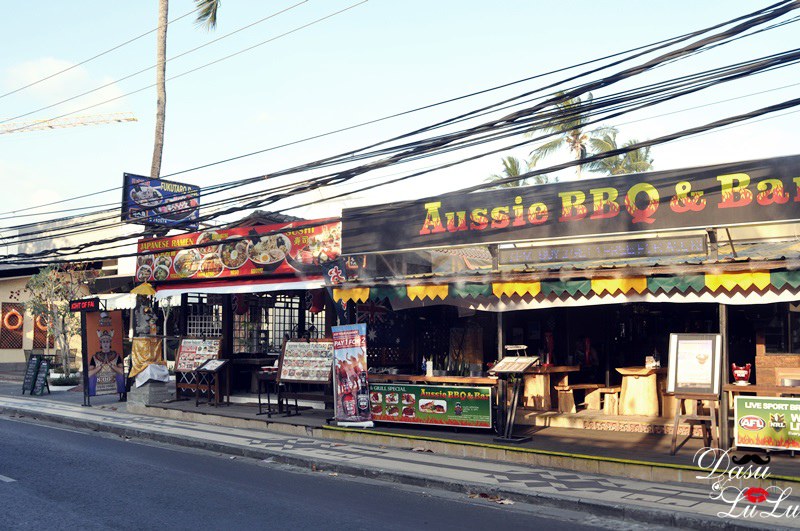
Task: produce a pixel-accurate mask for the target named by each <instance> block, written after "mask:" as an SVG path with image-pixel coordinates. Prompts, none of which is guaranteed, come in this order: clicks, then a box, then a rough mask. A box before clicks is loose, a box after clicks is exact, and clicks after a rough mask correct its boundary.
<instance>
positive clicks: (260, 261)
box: [136, 220, 342, 282]
mask: <svg viewBox="0 0 800 531" xmlns="http://www.w3.org/2000/svg"><path fill="white" fill-rule="evenodd" d="M327 221H328V220H314V221H302V222H291V223H283V224H278V225H260V226H256V227H237V228H233V229H224V230H222V229H220V230H209V231H204V232H195V233H191V234H183V235H180V236H173V237H170V238H154V239H147V240H139V243H138V246H137V252H138V253H140V254H139V257H138V258H137V264H136V280H137V281H138V282H146V281H158V282H160V281H164V280H190V279H191V280H204V279H211V278H239V277H248V276H263V275H269V274H275V275H279V274H298V273H304V274H311V275H313V274H316V275H320V274H322V266H323V265H324V264H325V263H326V262H328V261H330V260H334V259H336V258H338V256H339V254H340V253H341V245H342V244H341V224H340V223H339V222H338V221H334V222H327Z"/></svg>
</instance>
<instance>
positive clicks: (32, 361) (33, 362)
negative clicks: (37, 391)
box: [22, 354, 42, 395]
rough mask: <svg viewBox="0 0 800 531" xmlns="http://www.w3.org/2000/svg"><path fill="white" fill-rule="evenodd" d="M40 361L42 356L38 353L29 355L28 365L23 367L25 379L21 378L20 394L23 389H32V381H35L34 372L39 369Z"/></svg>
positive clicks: (23, 391) (23, 392)
mask: <svg viewBox="0 0 800 531" xmlns="http://www.w3.org/2000/svg"><path fill="white" fill-rule="evenodd" d="M41 362H42V357H41V356H40V355H39V354H35V355H31V357H30V358H29V359H28V365H27V367H25V379H24V380H22V394H23V395H24V394H25V391H32V390H33V383H34V382H35V381H36V373H37V372H38V371H39V364H40V363H41Z"/></svg>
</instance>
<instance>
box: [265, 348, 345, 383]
mask: <svg viewBox="0 0 800 531" xmlns="http://www.w3.org/2000/svg"><path fill="white" fill-rule="evenodd" d="M332 367H333V340H332V339H318V340H311V341H287V342H286V343H285V344H284V346H283V353H282V354H281V360H280V366H279V369H278V379H279V380H280V381H281V382H296V383H315V384H328V383H330V382H331V369H332Z"/></svg>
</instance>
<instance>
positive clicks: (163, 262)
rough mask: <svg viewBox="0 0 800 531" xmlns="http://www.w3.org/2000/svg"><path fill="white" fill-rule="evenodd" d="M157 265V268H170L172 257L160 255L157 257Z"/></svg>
mask: <svg viewBox="0 0 800 531" xmlns="http://www.w3.org/2000/svg"><path fill="white" fill-rule="evenodd" d="M155 264H156V267H159V266H161V267H166V268H167V269H169V268H170V266H171V265H172V257H171V256H170V255H168V254H166V253H165V254H158V255H156V256H155Z"/></svg>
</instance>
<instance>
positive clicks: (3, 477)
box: [0, 475, 16, 483]
mask: <svg viewBox="0 0 800 531" xmlns="http://www.w3.org/2000/svg"><path fill="white" fill-rule="evenodd" d="M0 481H2V482H4V483H11V482H12V481H16V479H11V478H10V477H8V476H3V475H0Z"/></svg>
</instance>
